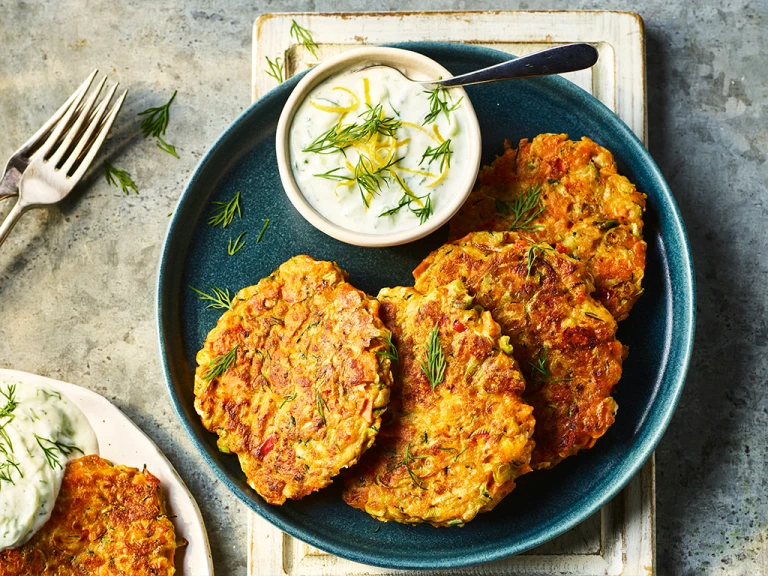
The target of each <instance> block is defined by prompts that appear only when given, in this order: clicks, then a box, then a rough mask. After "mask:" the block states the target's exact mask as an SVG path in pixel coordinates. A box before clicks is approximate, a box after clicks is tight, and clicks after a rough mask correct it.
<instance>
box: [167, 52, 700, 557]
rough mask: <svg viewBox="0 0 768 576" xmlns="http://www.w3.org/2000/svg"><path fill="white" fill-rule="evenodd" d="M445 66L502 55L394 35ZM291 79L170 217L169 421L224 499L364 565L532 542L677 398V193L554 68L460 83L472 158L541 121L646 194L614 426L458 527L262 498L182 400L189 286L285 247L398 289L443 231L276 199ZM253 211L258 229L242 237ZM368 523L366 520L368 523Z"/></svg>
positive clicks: (681, 331) (599, 499)
mask: <svg viewBox="0 0 768 576" xmlns="http://www.w3.org/2000/svg"><path fill="white" fill-rule="evenodd" d="M400 47H402V48H408V49H411V50H415V51H417V52H421V53H422V54H425V55H427V56H429V57H431V58H434V59H435V60H437V61H438V62H440V63H441V64H442V65H443V66H445V67H446V68H448V69H449V70H450V71H451V72H453V73H454V74H461V73H464V72H468V71H470V70H473V69H476V68H481V67H484V66H490V65H492V64H498V63H499V62H502V61H504V60H508V59H509V58H510V57H509V56H508V55H506V54H503V53H501V52H496V51H494V50H488V49H485V48H477V47H471V46H466V45H461V44H422V43H417V44H405V45H400ZM297 81H298V78H293V79H291V80H288V81H287V82H285V83H284V84H282V85H280V86H279V87H277V88H276V89H274V90H272V91H271V92H270V93H269V94H267V95H266V96H264V97H263V98H262V99H261V100H259V101H258V102H257V103H255V104H254V105H253V106H251V107H250V108H249V109H248V110H247V111H246V112H245V113H244V114H243V115H242V116H240V118H238V119H237V121H235V123H234V124H232V126H230V128H229V129H228V130H227V131H226V132H225V133H224V134H223V135H222V136H221V138H219V140H218V142H216V144H215V145H214V146H213V148H212V149H211V150H210V152H208V154H207V155H206V156H205V158H204V159H203V160H202V162H201V163H200V165H199V166H198V168H197V170H196V172H195V174H194V176H193V177H192V180H191V181H190V183H189V186H188V187H187V189H186V191H185V192H184V194H183V195H182V197H181V200H180V202H179V205H178V207H177V209H176V212H175V214H174V216H173V220H172V221H171V225H170V228H169V230H168V236H167V238H166V240H165V246H164V249H163V254H162V259H161V263H160V273H159V280H158V293H157V326H158V336H159V342H160V355H161V358H162V362H163V366H164V369H165V376H166V380H167V382H168V387H169V388H170V392H171V398H172V400H173V403H174V405H175V407H176V410H177V412H178V415H179V417H180V418H181V421H182V422H183V424H184V426H185V428H186V429H187V432H188V433H189V435H190V436H191V438H192V440H193V442H194V443H195V445H196V446H197V448H198V449H199V450H200V453H201V454H202V456H203V458H204V459H205V461H206V462H207V463H208V465H209V466H210V467H211V468H212V469H213V471H214V472H215V473H216V475H217V476H218V477H219V478H220V479H221V481H222V482H224V483H225V484H226V485H227V486H228V487H229V488H230V490H232V492H234V493H235V494H236V495H237V497H238V498H240V499H241V500H242V501H243V502H245V503H246V504H247V505H248V506H249V507H250V508H251V509H253V510H254V511H256V512H257V513H258V514H260V515H261V516H263V517H264V518H266V519H267V520H269V521H270V522H272V523H273V524H275V525H276V526H278V527H279V528H280V529H282V530H284V531H285V532H288V533H289V534H292V535H293V536H296V537H297V538H300V539H302V540H304V541H306V542H308V543H310V544H312V545H314V546H317V547H318V548H321V549H323V550H326V551H328V552H331V553H333V554H336V555H339V556H343V557H345V558H349V559H351V560H354V561H357V562H362V563H365V564H373V565H378V566H384V567H392V568H441V567H442V568H447V567H456V566H463V565H468V564H476V563H479V562H486V561H489V560H495V559H498V558H502V557H504V556H508V555H510V554H515V553H518V552H522V551H523V550H527V549H529V548H532V547H534V546H536V545H538V544H541V543H542V542H545V541H546V540H549V539H550V538H554V537H555V536H557V535H559V534H561V533H563V532H565V531H566V530H568V529H569V528H571V527H572V526H574V525H575V524H577V523H578V522H581V521H582V520H584V519H586V518H587V517H588V516H590V515H591V514H592V513H593V512H595V511H596V510H598V509H599V508H600V506H602V505H603V504H604V503H605V502H606V501H608V500H609V499H610V498H611V497H612V496H614V495H615V494H616V493H617V492H618V491H619V490H620V489H621V488H622V487H623V486H624V485H625V484H626V483H627V481H628V480H629V479H630V478H631V477H632V475H633V474H634V473H635V472H637V471H638V470H639V469H640V468H641V466H642V465H643V463H644V462H645V461H646V459H647V458H648V457H649V456H650V455H651V452H652V451H653V449H654V447H655V446H656V444H657V442H658V441H659V439H660V438H661V435H662V434H663V432H664V429H665V428H666V426H667V424H668V422H669V420H670V417H671V416H672V412H673V410H674V408H675V404H676V403H677V399H678V397H679V395H680V392H681V389H682V387H683V383H684V380H685V374H686V370H687V368H688V361H689V358H690V355H691V345H692V342H693V326H694V287H693V269H692V264H691V255H690V252H689V248H688V240H687V238H686V234H685V230H684V228H683V223H682V221H681V219H680V214H679V212H678V209H677V206H676V205H675V201H674V200H673V198H672V195H671V193H670V191H669V189H668V188H667V185H666V183H665V182H664V179H663V178H662V175H661V173H660V172H659V169H658V168H657V167H656V164H654V162H653V160H652V159H651V157H650V156H649V155H648V152H647V151H646V150H645V148H643V146H642V144H641V143H640V142H639V141H638V140H637V138H636V137H635V136H634V134H633V133H632V132H631V131H630V130H629V128H627V127H626V126H625V125H624V124H623V123H622V122H621V121H620V120H619V119H618V118H617V117H616V116H615V115H614V114H613V113H612V112H610V111H609V110H608V109H607V108H606V107H604V106H603V105H602V104H600V103H599V102H598V101H597V100H595V99H594V98H593V97H592V96H590V95H589V94H587V93H586V92H584V91H582V90H581V89H579V88H577V87H576V86H575V85H573V84H571V83H569V82H567V81H565V80H562V79H560V78H542V79H530V80H515V81H511V82H500V83H495V84H484V85H479V86H470V87H468V88H467V92H468V94H469V97H470V99H471V100H472V104H473V105H474V106H475V110H476V111H477V116H478V118H479V120H480V127H481V129H482V134H483V149H484V157H483V162H484V163H488V162H490V161H492V160H493V158H494V156H495V155H496V154H500V153H501V152H502V147H503V143H504V139H505V138H506V139H510V140H511V141H512V142H517V141H518V140H519V139H521V138H524V137H528V138H532V137H533V136H535V135H536V134H539V133H542V132H566V133H568V134H569V135H570V137H571V138H573V139H577V138H580V137H581V136H589V137H591V138H593V139H594V140H596V141H597V142H598V143H600V144H602V145H603V146H606V147H607V148H608V149H609V150H611V151H612V152H613V153H614V154H615V156H616V158H617V160H618V163H619V167H620V170H621V173H623V174H625V175H626V176H628V177H629V178H630V180H632V181H633V182H634V183H636V184H637V187H638V189H640V190H642V191H643V192H645V193H646V194H647V195H648V211H647V213H646V217H645V222H646V227H645V231H646V239H647V241H648V264H647V269H646V274H645V280H644V286H645V294H644V295H643V296H642V298H641V299H640V301H639V302H638V304H637V305H636V306H635V308H634V310H633V311H632V314H631V315H630V317H629V319H628V320H626V321H625V322H623V323H622V324H621V327H620V330H619V338H620V340H621V341H622V342H623V343H625V344H628V345H629V349H630V354H629V358H628V359H627V361H626V362H625V363H624V376H623V378H622V380H621V382H620V383H619V385H618V388H617V390H616V393H615V395H614V396H615V398H616V400H617V402H618V404H619V413H618V415H617V419H616V423H615V424H614V425H613V426H612V427H611V428H610V430H608V433H607V434H606V435H605V436H604V437H603V438H602V439H601V440H600V441H599V442H598V443H597V446H596V447H595V448H593V449H592V450H588V451H586V452H583V453H581V454H579V455H578V456H576V457H574V458H569V459H568V460H566V461H565V462H563V463H562V464H560V465H559V466H557V467H556V468H554V469H553V470H550V471H544V472H536V473H531V474H528V475H526V476H523V477H522V478H520V479H519V481H518V486H517V488H516V489H515V491H514V492H512V494H510V495H509V496H508V497H507V498H506V499H504V501H503V502H501V504H499V505H498V506H497V507H496V509H495V510H493V511H492V512H490V513H488V514H481V515H479V516H478V517H477V518H476V519H475V520H473V521H472V522H471V523H470V524H467V525H466V526H465V527H463V528H453V529H446V528H440V529H435V528H433V527H432V526H428V525H422V526H417V527H413V526H405V525H402V524H397V523H394V522H391V523H388V524H381V523H379V522H377V521H376V520H373V519H372V518H370V517H368V515H367V514H365V513H363V512H361V511H359V510H356V509H353V508H350V507H349V506H347V505H346V504H345V503H344V502H343V501H342V499H341V488H342V486H341V484H342V482H341V481H340V480H338V479H337V481H336V482H335V483H334V484H333V485H332V486H330V487H328V488H326V489H324V490H321V491H320V492H318V493H316V494H314V495H312V496H309V497H307V498H304V499H303V500H301V501H298V502H294V501H289V502H288V503H286V504H285V505H284V506H280V507H275V506H270V505H268V504H266V503H264V501H263V500H262V499H261V498H260V497H259V496H258V495H257V494H256V493H255V492H254V491H253V490H251V488H249V487H248V485H247V484H246V481H245V476H244V475H243V473H242V471H241V470H240V466H239V464H238V460H237V458H236V457H235V456H234V455H227V454H222V453H220V452H219V451H218V450H217V449H216V436H215V435H214V434H212V433H210V432H208V431H206V430H205V429H204V428H203V426H202V425H201V423H200V419H199V418H198V417H197V414H196V413H195V410H194V407H193V401H194V397H193V390H192V389H193V375H194V369H195V353H196V352H197V351H198V349H199V348H200V347H201V346H202V343H203V340H204V338H205V336H206V334H207V333H208V331H209V330H210V329H211V328H212V327H213V326H214V325H215V323H216V320H217V319H218V316H219V312H218V311H216V310H207V309H206V308H205V305H204V304H203V303H202V302H200V301H199V300H197V298H196V297H195V295H194V294H193V293H192V291H191V290H190V289H189V288H188V287H187V286H188V285H192V286H195V287H200V288H204V287H206V286H209V285H213V286H220V287H226V288H229V289H230V290H233V291H236V290H238V289H240V288H242V287H244V286H248V285H251V284H255V283H256V282H258V281H259V279H261V278H262V277H263V276H267V275H268V274H270V273H271V272H272V271H273V270H274V269H275V268H276V267H277V266H278V265H279V264H281V263H282V262H283V261H285V260H287V259H289V258H291V257H292V256H294V255H296V254H309V255H311V256H313V257H314V258H317V259H323V260H335V261H336V262H338V263H339V265H341V267H342V268H344V269H346V270H347V271H348V272H349V275H350V280H351V282H352V283H353V284H354V285H356V286H358V287H359V288H362V289H364V290H366V291H367V292H368V293H370V294H376V293H377V292H378V290H379V288H381V287H383V286H397V285H406V286H408V285H411V284H412V283H413V278H412V276H411V271H412V270H413V269H414V268H415V267H416V265H417V264H418V263H419V262H420V261H421V259H422V258H423V257H424V256H426V255H427V254H428V253H429V252H430V251H431V250H432V249H434V248H436V247H437V246H439V245H441V244H442V243H443V242H444V241H445V238H446V236H447V230H445V229H442V230H440V231H438V232H436V233H434V234H433V235H431V236H429V237H427V238H425V239H424V240H421V241H419V242H417V243H414V244H408V245H405V246H398V247H394V248H383V249H371V248H358V247H355V246H349V245H346V244H342V243H340V242H338V241H336V240H333V239H332V238H330V237H328V236H325V235H324V234H322V233H321V232H318V231H317V230H315V229H314V228H313V227H312V226H310V225H309V224H308V223H307V222H305V221H304V219H303V218H302V217H301V216H300V215H299V214H298V212H296V211H295V210H294V208H293V206H292V205H291V204H290V202H289V201H288V199H287V198H286V196H285V194H284V193H283V189H282V186H281V185H280V178H279V176H278V172H277V165H276V163H275V142H274V139H275V127H276V125H277V119H278V116H279V115H280V111H281V109H282V106H283V104H284V103H285V101H286V99H287V98H288V95H289V94H290V92H291V90H292V89H293V87H294V86H295V85H296V83H297ZM237 191H240V192H241V194H242V205H243V215H242V216H243V217H242V219H236V220H235V221H234V223H233V224H232V225H231V226H230V227H229V228H227V229H226V230H222V229H221V228H212V227H210V226H208V225H207V224H206V219H207V217H208V216H209V215H210V212H211V201H214V200H228V199H230V198H231V197H232V196H233V195H234V194H235V192H237ZM264 218H269V219H270V222H271V223H270V225H269V228H268V229H267V231H266V233H265V234H264V238H263V240H262V242H261V243H257V242H256V237H257V235H258V233H259V230H261V228H262V221H263V219H264ZM241 232H247V235H246V236H245V239H246V246H245V248H243V250H242V251H241V252H240V253H239V254H237V255H236V256H234V257H229V256H227V252H226V248H227V240H228V239H229V237H230V236H236V235H238V234H240V233H241ZM377 530H378V531H377Z"/></svg>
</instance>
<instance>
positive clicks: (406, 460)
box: [395, 442, 427, 490]
mask: <svg viewBox="0 0 768 576" xmlns="http://www.w3.org/2000/svg"><path fill="white" fill-rule="evenodd" d="M424 458H426V456H414V455H413V454H411V444H410V442H409V443H408V444H407V445H406V446H405V455H404V456H403V459H402V460H400V462H398V463H397V464H395V468H400V466H405V469H406V470H407V471H408V476H410V477H411V482H413V483H414V484H415V485H416V486H418V487H419V488H421V489H422V490H426V489H427V488H426V487H425V486H424V485H423V484H422V483H421V478H419V477H418V476H416V474H415V473H414V472H413V470H411V463H412V462H414V461H415V460H422V459H424Z"/></svg>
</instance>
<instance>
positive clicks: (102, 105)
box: [61, 83, 118, 174]
mask: <svg viewBox="0 0 768 576" xmlns="http://www.w3.org/2000/svg"><path fill="white" fill-rule="evenodd" d="M117 86H118V85H117V83H115V84H114V86H112V88H110V89H109V92H107V94H106V96H104V98H103V99H102V100H101V102H99V105H98V106H97V107H96V110H94V111H93V114H91V115H90V117H89V122H88V126H87V127H86V129H85V132H83V133H82V135H81V136H80V138H78V140H77V145H76V146H75V149H74V150H72V152H71V153H70V154H69V158H67V160H66V162H64V165H63V166H62V167H61V170H62V171H63V172H64V174H69V171H70V170H71V169H72V166H74V164H75V162H77V160H78V158H80V156H81V155H82V153H83V150H84V149H85V148H86V147H88V146H89V145H90V144H91V142H92V141H93V135H94V133H95V132H96V130H97V129H98V128H99V126H100V124H101V122H102V119H103V118H104V115H105V113H106V110H107V106H109V103H110V101H111V100H112V97H113V96H114V95H115V91H116V90H117Z"/></svg>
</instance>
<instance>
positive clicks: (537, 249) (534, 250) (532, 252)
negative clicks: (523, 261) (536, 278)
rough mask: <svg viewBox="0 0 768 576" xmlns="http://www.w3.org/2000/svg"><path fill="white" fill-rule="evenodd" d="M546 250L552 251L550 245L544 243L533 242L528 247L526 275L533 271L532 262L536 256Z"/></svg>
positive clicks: (544, 252)
mask: <svg viewBox="0 0 768 576" xmlns="http://www.w3.org/2000/svg"><path fill="white" fill-rule="evenodd" d="M547 252H552V247H551V246H547V245H546V244H534V245H533V246H531V247H530V248H528V276H530V275H531V272H533V264H534V263H535V262H536V258H538V257H539V256H542V255H543V254H546V253H547Z"/></svg>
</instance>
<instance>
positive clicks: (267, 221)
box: [256, 218, 269, 244]
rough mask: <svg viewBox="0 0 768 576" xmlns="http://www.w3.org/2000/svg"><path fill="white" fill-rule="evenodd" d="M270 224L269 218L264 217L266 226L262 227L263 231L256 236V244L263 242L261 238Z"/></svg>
mask: <svg viewBox="0 0 768 576" xmlns="http://www.w3.org/2000/svg"><path fill="white" fill-rule="evenodd" d="M268 226H269V218H264V226H262V227H261V232H259V235H258V236H257V237H256V244H258V243H259V242H261V239H262V238H264V233H265V232H266V231H267V227H268Z"/></svg>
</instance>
